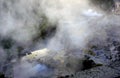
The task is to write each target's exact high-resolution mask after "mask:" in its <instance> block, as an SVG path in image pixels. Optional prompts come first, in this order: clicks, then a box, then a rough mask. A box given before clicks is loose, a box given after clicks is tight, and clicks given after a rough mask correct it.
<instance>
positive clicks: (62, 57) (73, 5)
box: [0, 0, 120, 78]
mask: <svg viewBox="0 0 120 78" xmlns="http://www.w3.org/2000/svg"><path fill="white" fill-rule="evenodd" d="M119 17H120V16H118V15H114V14H111V13H106V12H104V11H102V10H101V9H98V8H96V7H95V6H91V5H89V0H84V1H81V0H77V1H75V0H44V1H43V0H29V1H28V0H19V1H16V0H1V1H0V41H1V42H0V53H1V55H0V72H3V73H5V74H6V76H13V77H14V78H30V77H31V76H35V75H38V73H41V71H45V72H44V73H41V76H45V73H46V72H49V73H50V74H48V75H49V76H51V75H53V74H54V73H56V72H57V71H56V72H54V71H55V70H53V69H51V68H54V69H57V68H58V69H59V68H63V69H64V68H65V69H66V67H64V65H65V64H66V62H68V63H70V64H71V65H72V68H71V67H70V68H68V70H69V69H70V70H69V71H70V72H72V73H74V72H75V71H77V69H78V68H76V67H78V66H79V68H80V70H81V68H82V64H81V63H79V64H78V61H80V60H83V59H85V55H87V56H89V57H90V58H91V59H92V60H93V61H95V62H96V63H100V64H103V65H108V64H110V62H111V60H109V59H107V58H106V57H104V54H105V55H106V54H110V55H113V56H112V57H113V59H114V58H115V56H114V55H116V54H117V53H119V52H116V51H115V53H114V51H113V48H114V47H116V46H113V45H110V47H109V48H112V50H111V51H109V52H108V53H107V52H106V50H104V49H103V47H106V46H107V47H108V45H109V43H110V42H111V43H112V41H116V42H118V43H119V42H120V40H119V38H120V31H119V30H120V22H119ZM54 26H55V27H56V29H54ZM52 27H53V30H56V31H55V32H53V30H52V29H51V28H52ZM42 29H43V30H44V31H46V32H42V31H43V30H42ZM50 29H51V30H52V31H51V30H50ZM51 33H54V34H51ZM46 34H47V35H46ZM44 35H45V37H44ZM91 46H97V47H98V46H99V47H98V48H100V49H101V50H102V52H101V51H99V50H98V49H97V50H96V49H95V51H94V52H95V53H96V54H98V55H95V56H92V55H91V54H89V53H88V52H86V49H89V48H90V47H91ZM101 47H102V48H101ZM43 48H47V50H48V51H50V53H49V52H47V54H44V53H46V50H45V51H43V56H42V54H41V53H40V54H39V53H38V59H35V58H36V57H37V56H36V55H34V56H35V58H32V57H33V56H31V57H30V59H32V60H33V61H34V62H33V61H32V62H31V61H26V60H24V61H21V58H22V59H23V58H24V56H25V54H26V53H30V52H32V51H34V50H40V49H42V50H44V49H43ZM92 50H93V49H92ZM99 52H100V54H99ZM23 54H24V55H23ZM101 54H103V55H101ZM26 56H27V55H26ZM75 56H76V58H75ZM108 56H109V55H108ZM103 57H104V58H103ZM49 58H50V59H49ZM39 59H40V60H41V59H43V63H45V64H46V65H44V64H39V63H38V62H36V60H37V61H38V60H39ZM70 59H71V60H74V62H71V61H70ZM113 59H112V60H113ZM48 61H50V62H53V64H52V63H50V67H49V66H47V64H48V63H47V62H48ZM81 62H82V61H81ZM40 63H41V61H40ZM60 64H61V65H60ZM36 65H37V66H36ZM57 65H60V67H59V66H58V67H57ZM62 65H63V66H62ZM9 68H10V69H9ZM12 68H14V69H12ZM37 68H38V69H40V70H38V71H39V72H38V71H37ZM65 72H66V70H65ZM58 73H59V71H58ZM62 73H63V72H62ZM60 74H61V73H60Z"/></svg>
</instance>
